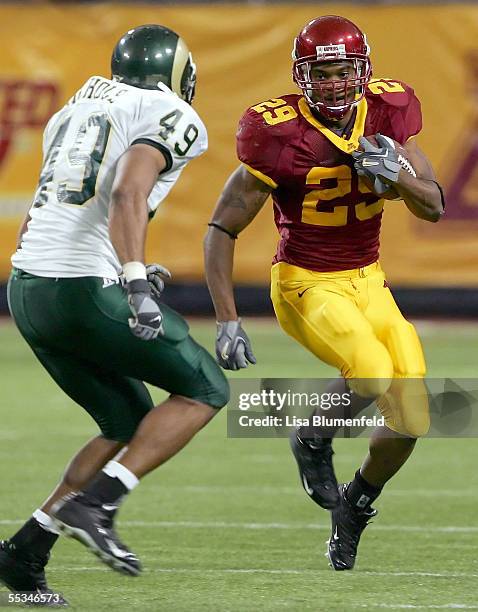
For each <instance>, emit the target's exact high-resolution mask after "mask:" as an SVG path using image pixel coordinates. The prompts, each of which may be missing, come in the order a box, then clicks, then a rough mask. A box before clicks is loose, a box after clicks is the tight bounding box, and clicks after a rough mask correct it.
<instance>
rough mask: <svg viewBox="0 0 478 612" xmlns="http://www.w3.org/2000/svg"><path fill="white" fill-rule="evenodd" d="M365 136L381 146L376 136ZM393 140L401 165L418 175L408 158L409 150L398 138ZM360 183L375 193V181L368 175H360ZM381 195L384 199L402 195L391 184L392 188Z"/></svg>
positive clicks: (397, 197) (394, 198)
mask: <svg viewBox="0 0 478 612" xmlns="http://www.w3.org/2000/svg"><path fill="white" fill-rule="evenodd" d="M365 138H366V139H367V140H368V141H369V142H371V143H372V144H373V145H374V146H375V147H378V146H379V145H378V143H377V140H376V139H375V136H366V137H365ZM393 142H394V143H395V150H396V151H397V153H398V161H399V163H400V165H401V166H402V168H403V169H404V170H406V171H407V172H409V173H410V174H411V175H413V176H416V173H415V170H414V169H413V166H412V164H411V163H410V161H409V160H408V157H407V151H406V150H405V148H404V147H403V146H402V145H401V144H400V143H398V142H397V141H396V140H394V141H393ZM360 183H361V185H363V186H364V187H365V188H366V189H368V190H369V191H371V192H373V193H374V190H373V183H372V181H370V179H369V178H368V177H366V176H361V177H360ZM377 195H378V194H377ZM380 195H381V197H382V198H383V199H384V200H399V199H400V195H399V194H398V192H397V191H396V190H395V188H394V187H392V186H390V188H389V189H387V191H386V192H385V193H383V194H380Z"/></svg>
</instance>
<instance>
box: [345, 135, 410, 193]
mask: <svg viewBox="0 0 478 612" xmlns="http://www.w3.org/2000/svg"><path fill="white" fill-rule="evenodd" d="M359 142H360V149H359V150H357V151H355V152H354V153H352V157H353V158H354V166H355V169H356V170H357V173H358V175H359V177H360V181H361V182H362V183H363V184H364V185H365V186H366V187H367V188H368V189H370V191H372V192H373V193H375V194H376V195H378V196H380V197H381V198H383V199H385V200H396V199H400V195H399V194H398V192H397V191H396V189H395V188H394V186H393V183H395V182H397V181H398V176H399V173H400V170H401V169H402V168H403V169H404V170H406V171H407V172H408V173H409V174H411V175H412V176H416V173H415V170H414V168H413V166H412V164H411V163H410V161H409V160H408V158H407V152H406V150H405V148H404V147H402V145H401V144H399V143H398V142H396V141H395V140H393V139H392V138H389V137H388V136H383V135H382V134H376V135H375V136H367V137H361V138H360V139H359ZM385 179H387V180H385ZM389 181H391V182H389Z"/></svg>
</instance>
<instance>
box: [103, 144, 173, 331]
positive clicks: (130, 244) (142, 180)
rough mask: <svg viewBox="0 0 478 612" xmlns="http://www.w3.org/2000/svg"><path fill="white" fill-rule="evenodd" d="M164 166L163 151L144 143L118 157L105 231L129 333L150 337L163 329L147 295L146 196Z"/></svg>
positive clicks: (149, 293) (156, 309)
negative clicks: (119, 275)
mask: <svg viewBox="0 0 478 612" xmlns="http://www.w3.org/2000/svg"><path fill="white" fill-rule="evenodd" d="M165 167H166V159H165V157H164V155H163V154H162V153H161V152H160V151H159V150H157V149H156V148H155V147H152V146H150V145H147V144H136V145H133V146H131V147H130V148H129V149H128V150H127V151H126V152H125V153H124V154H123V155H122V156H121V158H120V159H119V161H118V164H117V167H116V174H115V180H114V182H113V187H112V191H111V203H110V216H109V232H110V238H111V243H112V245H113V247H114V248H115V251H116V254H117V255H118V259H119V260H120V262H121V264H122V266H123V273H124V277H125V279H126V288H127V291H128V303H129V307H130V309H131V312H132V314H133V317H132V318H130V319H129V320H128V322H129V326H130V328H131V331H132V333H133V334H134V335H135V336H138V337H139V338H141V339H142V340H154V339H155V338H156V337H157V336H158V334H160V333H164V330H163V327H162V319H163V317H162V313H161V311H160V309H159V305H158V304H157V302H156V301H155V300H154V299H153V296H152V295H151V288H150V286H149V284H148V281H147V270H146V267H145V265H144V249H145V243H146V232H147V227H148V196H149V194H150V193H151V190H152V189H153V187H154V184H155V183H156V180H157V177H158V176H159V174H160V173H161V172H162V171H163V170H164V168H165Z"/></svg>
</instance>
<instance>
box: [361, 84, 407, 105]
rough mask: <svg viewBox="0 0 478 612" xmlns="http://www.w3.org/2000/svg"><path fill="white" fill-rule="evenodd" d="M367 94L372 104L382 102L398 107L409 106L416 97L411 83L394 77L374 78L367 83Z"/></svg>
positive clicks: (368, 100)
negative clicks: (408, 83)
mask: <svg viewBox="0 0 478 612" xmlns="http://www.w3.org/2000/svg"><path fill="white" fill-rule="evenodd" d="M365 96H366V98H367V102H369V103H371V104H377V102H381V103H385V104H386V105H388V106H395V107H398V108H400V107H403V106H408V104H410V101H411V100H412V99H413V98H416V96H415V92H414V91H413V89H412V88H411V87H410V86H409V85H407V84H406V83H404V82H403V81H397V80H393V79H372V80H371V81H370V83H369V84H368V85H367V91H366V94H365Z"/></svg>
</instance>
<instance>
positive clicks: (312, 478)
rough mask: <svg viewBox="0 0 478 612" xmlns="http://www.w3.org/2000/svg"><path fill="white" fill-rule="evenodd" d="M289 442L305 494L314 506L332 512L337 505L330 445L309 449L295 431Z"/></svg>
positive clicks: (336, 485) (336, 487)
mask: <svg viewBox="0 0 478 612" xmlns="http://www.w3.org/2000/svg"><path fill="white" fill-rule="evenodd" d="M289 440H290V447H291V449H292V452H293V453H294V457H295V459H296V461H297V465H298V467H299V476H300V480H301V482H302V486H303V487H304V490H305V492H306V493H307V495H308V496H309V497H310V498H311V499H313V500H314V501H315V503H316V504H318V505H319V506H321V507H322V508H325V510H332V509H333V508H335V507H336V506H337V505H338V503H339V492H338V484H337V478H336V477H335V472H334V466H333V464H332V455H333V454H334V451H333V450H332V444H331V443H324V444H322V445H321V446H320V447H319V448H316V449H315V448H311V447H310V446H309V445H308V444H306V443H305V442H303V441H302V440H301V439H300V438H299V436H298V435H297V430H294V431H293V432H292V434H291V436H290V438H289Z"/></svg>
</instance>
